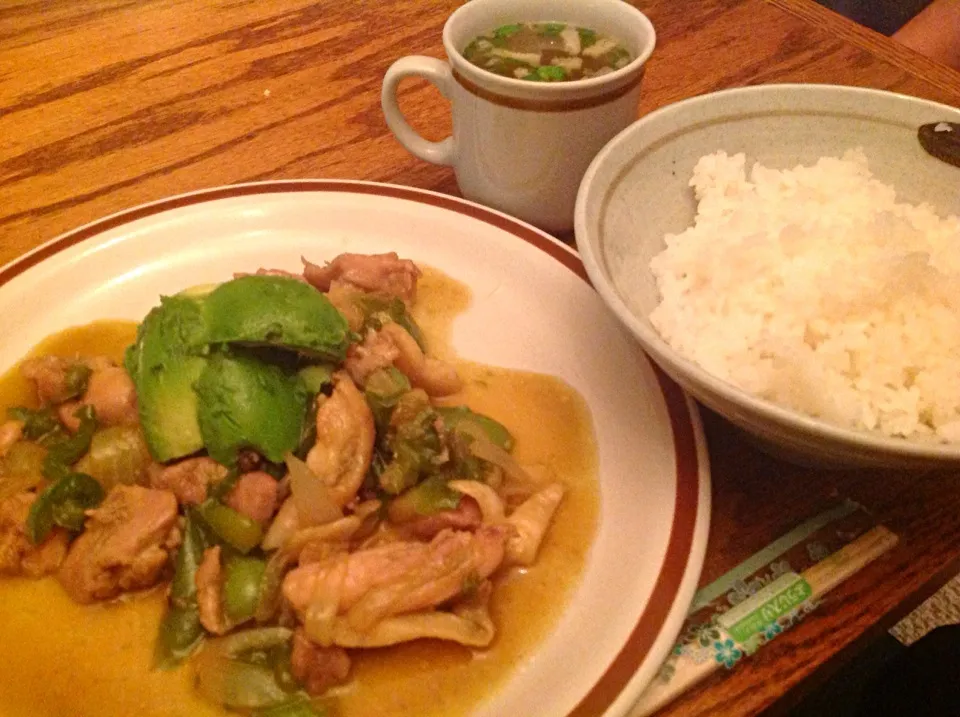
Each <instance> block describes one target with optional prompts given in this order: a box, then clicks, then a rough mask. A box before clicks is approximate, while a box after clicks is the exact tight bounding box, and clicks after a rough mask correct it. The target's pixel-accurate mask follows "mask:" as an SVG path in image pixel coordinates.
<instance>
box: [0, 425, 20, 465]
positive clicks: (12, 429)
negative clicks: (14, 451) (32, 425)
mask: <svg viewBox="0 0 960 717" xmlns="http://www.w3.org/2000/svg"><path fill="white" fill-rule="evenodd" d="M21 438H23V421H4V422H3V424H0V458H2V457H3V456H5V455H7V452H8V451H9V450H10V449H11V448H12V447H13V444H14V443H16V442H17V441H19V440H20V439H21Z"/></svg>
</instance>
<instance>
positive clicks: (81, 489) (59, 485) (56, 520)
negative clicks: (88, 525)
mask: <svg viewBox="0 0 960 717" xmlns="http://www.w3.org/2000/svg"><path fill="white" fill-rule="evenodd" d="M103 496H104V492H103V486H101V485H100V484H99V483H97V481H96V480H94V479H93V478H91V477H90V476H88V475H86V474H84V473H69V474H67V475H65V476H64V477H63V478H61V479H60V480H58V481H57V482H55V483H52V484H51V485H49V486H47V488H46V490H44V491H43V492H42V493H41V494H40V495H39V496H37V499H36V500H35V501H33V505H31V506H30V512H29V513H28V514H27V524H26V528H27V537H28V538H29V539H30V542H31V543H33V544H34V545H37V544H39V543H41V542H42V541H43V540H44V539H45V538H46V537H47V535H49V533H50V531H51V530H53V526H54V525H59V526H62V527H64V528H67V529H68V530H73V531H80V530H83V523H84V521H85V520H86V511H88V510H90V509H91V508H95V507H97V506H98V505H100V503H101V502H102V501H103Z"/></svg>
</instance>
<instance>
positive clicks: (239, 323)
mask: <svg viewBox="0 0 960 717" xmlns="http://www.w3.org/2000/svg"><path fill="white" fill-rule="evenodd" d="M204 305H205V308H206V312H207V322H208V324H209V327H210V333H209V340H210V342H211V343H246V344H266V345H270V346H283V347H287V348H291V349H295V350H297V351H301V352H304V353H310V354H312V355H315V356H319V357H321V358H325V359H332V360H334V361H342V360H343V359H344V357H345V356H346V352H347V346H348V345H349V343H350V331H349V327H348V326H347V321H346V319H345V318H344V317H343V315H342V314H341V313H340V312H339V311H337V309H336V308H335V307H334V305H333V304H331V303H330V300H329V299H327V297H326V296H324V295H323V294H322V293H321V292H319V291H317V290H316V289H315V288H313V287H312V286H310V285H309V284H306V283H304V282H302V281H298V280H296V279H291V278H287V277H283V276H243V277H240V278H237V279H232V280H231V281H228V282H225V283H223V284H221V285H220V286H218V287H217V288H216V289H214V290H213V291H212V292H210V294H209V295H208V296H207V297H206V298H205V300H204Z"/></svg>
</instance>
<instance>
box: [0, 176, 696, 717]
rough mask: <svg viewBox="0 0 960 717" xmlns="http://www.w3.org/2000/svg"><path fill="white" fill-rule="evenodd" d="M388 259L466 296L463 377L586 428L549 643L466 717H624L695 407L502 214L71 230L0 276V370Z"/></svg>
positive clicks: (154, 210) (691, 552)
mask: <svg viewBox="0 0 960 717" xmlns="http://www.w3.org/2000/svg"><path fill="white" fill-rule="evenodd" d="M342 251H353V252H363V253H373V252H384V251H397V252H398V253H400V254H401V255H402V256H406V257H409V258H412V259H414V260H416V261H420V262H423V263H426V264H429V265H431V266H433V267H436V268H438V269H440V270H442V271H443V272H445V273H446V274H448V275H450V276H452V277H454V278H456V279H457V280H459V281H461V282H463V283H465V284H466V285H467V286H469V288H470V289H471V292H472V303H471V305H470V306H469V308H468V309H467V310H466V311H465V312H464V313H462V314H460V315H459V316H458V317H457V319H456V320H455V323H454V325H453V331H452V341H453V346H454V348H455V349H456V350H457V352H458V354H459V355H460V356H462V357H464V358H467V359H470V360H473V361H478V362H483V363H488V364H492V365H496V366H504V367H510V368H517V369H524V370H530V371H537V372H540V373H548V374H553V375H556V376H558V377H560V378H562V379H563V380H565V381H566V382H567V383H568V384H569V385H571V386H572V387H573V388H575V389H576V390H577V391H578V392H579V393H580V394H581V395H582V396H583V397H584V399H585V400H586V402H587V404H588V406H589V407H590V411H591V414H592V420H593V428H594V431H595V435H596V442H597V447H598V454H599V478H600V494H601V495H600V518H599V522H598V527H597V531H596V533H595V536H594V540H593V544H592V546H591V548H590V552H589V556H588V559H587V564H586V567H585V570H584V573H583V576H582V578H581V581H580V583H579V585H578V586H577V587H576V588H575V590H574V591H573V594H572V596H571V598H570V601H569V604H568V605H567V607H566V609H565V611H564V612H563V613H562V615H561V617H560V619H559V621H558V623H557V624H556V625H555V627H554V630H553V632H552V633H551V634H550V635H549V636H548V637H547V638H546V639H545V640H543V641H542V642H541V643H539V645H538V647H537V649H536V650H535V651H534V653H533V654H530V655H528V656H527V657H526V658H525V659H524V660H523V662H522V663H521V664H517V665H516V669H515V670H514V671H513V673H512V677H510V678H509V679H508V680H507V681H506V682H505V683H504V684H503V685H502V686H501V687H500V689H498V690H497V691H496V692H495V694H492V695H491V696H490V698H489V699H488V700H487V702H486V703H484V704H483V705H481V706H480V708H479V709H478V712H477V714H481V715H491V716H492V715H532V714H537V715H600V714H607V715H621V714H625V713H626V712H627V710H628V709H629V707H630V705H631V704H632V703H633V702H634V701H635V700H636V698H637V697H638V695H639V694H640V692H641V691H642V689H643V687H644V686H645V685H646V684H647V683H649V681H650V680H651V679H652V678H653V676H654V674H655V672H656V670H657V668H658V667H659V665H660V663H661V662H662V660H663V659H664V658H665V657H666V655H667V653H668V651H669V650H670V648H671V647H672V645H673V642H674V640H675V638H676V636H677V633H678V631H679V630H680V627H681V623H682V620H683V617H684V615H685V613H686V610H687V607H688V606H689V604H690V601H691V600H692V598H693V594H694V591H695V589H696V585H697V582H698V579H699V576H700V570H701V567H702V564H703V555H704V550H705V547H706V540H707V530H708V524H709V512H710V505H709V503H710V481H709V469H708V464H707V451H706V445H705V441H704V438H703V435H702V431H701V428H700V422H699V418H698V416H697V411H696V408H695V405H694V404H693V402H692V401H691V400H690V399H689V398H688V397H687V396H686V395H685V394H684V393H683V392H682V391H681V390H680V389H679V388H678V387H677V386H676V385H675V384H674V383H673V382H671V381H670V380H669V379H667V378H666V377H665V376H664V375H663V374H661V373H660V372H659V371H657V370H656V369H655V368H654V367H653V366H652V365H651V364H650V363H649V361H648V360H647V359H646V358H645V356H644V355H643V354H642V353H641V352H640V350H639V349H638V348H637V346H636V344H635V343H633V341H632V340H631V339H630V338H629V337H628V336H627V335H626V334H625V332H624V331H623V330H622V329H621V327H620V325H619V324H618V323H617V321H616V319H615V318H614V317H613V315H612V314H610V313H609V312H608V310H607V309H606V307H605V306H604V304H603V302H602V301H601V300H600V299H599V297H598V296H597V295H596V294H595V293H594V291H593V289H592V288H591V287H590V285H589V283H588V282H587V280H586V278H585V277H586V275H585V273H584V270H583V266H582V265H581V263H580V260H579V258H578V257H577V255H576V254H575V253H574V252H573V251H571V250H570V249H568V248H567V247H565V246H564V245H562V244H560V243H559V242H557V241H555V240H554V239H552V238H551V237H549V236H548V235H546V234H543V233H541V232H539V231H538V230H536V229H534V228H532V227H530V226H528V225H525V224H522V223H520V222H518V221H516V220H514V219H512V218H510V217H508V216H506V215H504V214H500V213H498V212H495V211H492V210H489V209H486V208H484V207H481V206H478V205H475V204H471V203H468V202H465V201H461V200H458V199H454V198H452V197H449V196H446V195H441V194H435V193H431V192H427V191H421V190H416V189H411V188H407V187H398V186H390V185H382V184H373V183H365V182H346V181H322V180H317V181H291V182H268V183H257V184H248V185H237V186H231V187H225V188H220V189H213V190H207V191H200V192H194V193H191V194H186V195H182V196H177V197H173V198H170V199H166V200H162V201H158V202H154V203H151V204H147V205H144V206H141V207H137V208H135V209H131V210H129V211H125V212H121V213H119V214H116V215H113V216H110V217H107V218H105V219H102V220H100V221H97V222H94V223H93V224H90V225H87V226H85V227H81V228H80V229H77V230H75V231H73V232H70V233H68V234H65V235H63V236H61V237H59V238H57V239H54V240H53V241H51V242H49V243H48V244H46V245H44V246H42V247H40V248H39V249H37V250H36V251H34V252H33V253H31V254H28V255H26V256H24V257H23V258H21V259H20V260H18V261H17V262H14V263H13V264H10V265H8V266H7V267H5V268H3V269H2V270H0V312H2V315H3V316H5V317H7V327H6V332H5V333H6V336H5V339H6V340H5V341H4V342H3V344H2V346H0V367H3V368H7V367H9V366H12V365H13V364H14V363H15V362H16V361H17V360H19V359H20V358H21V357H22V356H23V355H24V354H25V353H26V352H27V351H28V350H29V349H30V348H31V347H33V346H34V345H35V344H37V343H38V342H39V341H40V340H42V339H43V338H44V337H46V336H48V335H50V334H52V333H54V332H56V331H58V330H61V329H63V328H66V327H69V326H73V325H78V324H84V323H87V322H89V321H91V320H93V319H97V318H126V319H134V320H136V319H139V318H141V317H142V316H143V315H144V314H145V312H146V311H147V310H148V309H149V308H150V307H151V306H153V305H154V304H155V303H156V300H157V297H158V295H160V294H170V293H175V292H176V291H179V290H180V289H182V288H185V287H187V286H191V285H196V284H204V283H209V282H215V281H222V280H224V279H225V278H228V277H229V276H231V275H232V272H234V271H249V270H250V269H251V267H254V268H255V267H259V266H269V267H273V268H281V269H291V270H298V269H299V258H300V256H301V255H306V256H308V257H310V258H311V259H313V260H321V259H329V258H332V257H333V256H334V255H336V254H338V253H340V252H342Z"/></svg>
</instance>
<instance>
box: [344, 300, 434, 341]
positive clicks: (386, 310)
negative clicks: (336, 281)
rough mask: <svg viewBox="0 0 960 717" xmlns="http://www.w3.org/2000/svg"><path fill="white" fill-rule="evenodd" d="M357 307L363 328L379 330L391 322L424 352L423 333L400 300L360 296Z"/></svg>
mask: <svg viewBox="0 0 960 717" xmlns="http://www.w3.org/2000/svg"><path fill="white" fill-rule="evenodd" d="M356 302H357V305H358V306H359V307H360V310H361V311H362V312H363V315H364V320H363V326H364V328H365V329H366V328H372V329H374V330H377V329H379V328H380V327H381V326H383V325H384V324H385V323H389V322H391V321H392V322H393V323H395V324H399V325H400V327H401V328H403V330H404V331H406V332H407V333H408V334H410V335H411V336H412V337H413V340H414V341H416V342H417V346H419V347H420V350H421V351H426V350H427V347H426V342H425V341H424V338H423V332H422V331H421V330H420V327H419V326H418V325H417V322H416V321H414V320H413V317H412V316H410V312H409V311H407V305H406V304H404V303H403V301H402V300H401V299H397V298H393V299H384V298H381V297H379V296H369V295H365V296H361V297H358V298H357V300H356Z"/></svg>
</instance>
